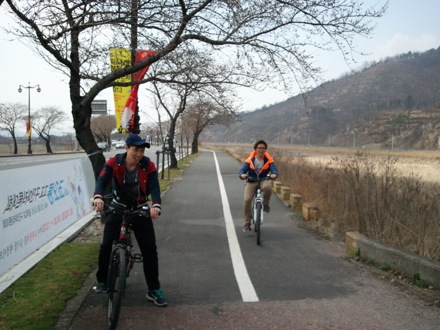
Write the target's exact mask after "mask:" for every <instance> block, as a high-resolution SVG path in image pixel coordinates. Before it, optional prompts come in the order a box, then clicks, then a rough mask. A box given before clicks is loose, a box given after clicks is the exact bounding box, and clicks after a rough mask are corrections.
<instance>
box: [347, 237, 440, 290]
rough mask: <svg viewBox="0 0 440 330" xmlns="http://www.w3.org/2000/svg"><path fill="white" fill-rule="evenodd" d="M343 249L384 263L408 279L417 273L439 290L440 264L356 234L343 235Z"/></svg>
mask: <svg viewBox="0 0 440 330" xmlns="http://www.w3.org/2000/svg"><path fill="white" fill-rule="evenodd" d="M345 248H346V251H347V252H348V253H355V254H359V255H360V256H361V257H362V258H364V259H367V260H373V261H375V262H376V263H378V264H382V263H385V264H387V265H388V266H390V268H391V269H394V270H397V271H399V272H402V273H404V274H406V275H407V276H409V277H411V276H414V274H416V273H417V274H419V275H420V278H422V279H424V280H426V281H428V282H429V283H430V284H431V285H432V286H433V287H434V288H436V289H439V288H440V263H438V262H435V261H431V260H429V259H426V258H424V257H421V256H419V255H417V254H414V253H410V252H406V251H402V250H399V249H396V248H393V247H390V246H388V245H386V244H383V243H380V242H378V241H375V240H372V239H370V238H368V237H366V236H364V235H362V234H360V233H357V232H347V233H346V234H345Z"/></svg>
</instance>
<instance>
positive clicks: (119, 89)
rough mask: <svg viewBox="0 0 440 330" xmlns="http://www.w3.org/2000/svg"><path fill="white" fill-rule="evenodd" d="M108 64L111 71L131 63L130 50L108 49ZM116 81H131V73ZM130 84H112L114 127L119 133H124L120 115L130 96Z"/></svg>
mask: <svg viewBox="0 0 440 330" xmlns="http://www.w3.org/2000/svg"><path fill="white" fill-rule="evenodd" d="M110 65H111V70H112V72H113V71H115V70H117V69H121V68H124V67H126V66H129V65H131V52H130V50H129V49H125V48H112V49H110ZM115 81H116V82H124V83H130V82H131V75H127V76H124V77H121V78H118V79H116V80H115ZM131 89H132V86H114V87H113V98H114V100H115V117H116V129H117V130H118V131H119V132H121V133H126V130H125V129H123V128H122V127H121V117H122V113H123V112H124V107H125V104H126V102H127V100H128V97H129V96H130V92H131Z"/></svg>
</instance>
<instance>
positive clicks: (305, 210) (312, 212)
mask: <svg viewBox="0 0 440 330" xmlns="http://www.w3.org/2000/svg"><path fill="white" fill-rule="evenodd" d="M302 215H303V219H304V220H306V221H310V220H319V209H318V207H317V206H316V205H315V204H313V203H303V205H302Z"/></svg>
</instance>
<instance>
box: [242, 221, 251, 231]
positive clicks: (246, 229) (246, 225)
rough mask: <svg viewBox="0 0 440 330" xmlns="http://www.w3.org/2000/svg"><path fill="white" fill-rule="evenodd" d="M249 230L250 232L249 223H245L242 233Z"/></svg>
mask: <svg viewBox="0 0 440 330" xmlns="http://www.w3.org/2000/svg"><path fill="white" fill-rule="evenodd" d="M250 230H252V229H251V224H250V223H245V224H244V226H243V231H244V232H247V231H250Z"/></svg>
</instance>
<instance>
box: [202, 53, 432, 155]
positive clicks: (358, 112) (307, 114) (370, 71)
mask: <svg viewBox="0 0 440 330" xmlns="http://www.w3.org/2000/svg"><path fill="white" fill-rule="evenodd" d="M439 109H440V47H439V48H438V49H432V50H429V51H427V52H424V53H407V54H402V55H399V56H396V57H392V58H388V59H386V60H383V61H381V62H378V63H374V64H371V65H370V66H369V67H366V68H364V69H363V70H361V71H359V72H356V73H353V74H350V75H346V76H344V77H342V78H340V79H336V80H332V81H329V82H326V83H324V84H322V85H320V86H319V87H317V88H315V89H313V90H312V91H310V92H309V93H308V94H307V95H298V96H295V97H292V98H290V99H288V100H286V101H284V102H281V103H278V104H275V105H272V106H269V107H265V108H262V109H258V110H256V111H253V112H248V113H245V114H242V115H241V116H240V117H239V118H238V119H237V121H236V122H234V123H233V124H231V125H229V126H228V127H227V128H226V129H225V127H211V128H209V129H207V130H206V131H205V132H204V133H203V135H202V137H201V142H227V141H230V142H249V141H253V140H254V139H256V138H264V139H267V140H268V142H270V143H287V144H289V143H292V144H311V145H329V144H330V145H333V146H353V145H355V146H368V147H377V148H400V149H426V150H436V149H438V148H440V141H439V138H440V111H439ZM256 132H258V133H256Z"/></svg>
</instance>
